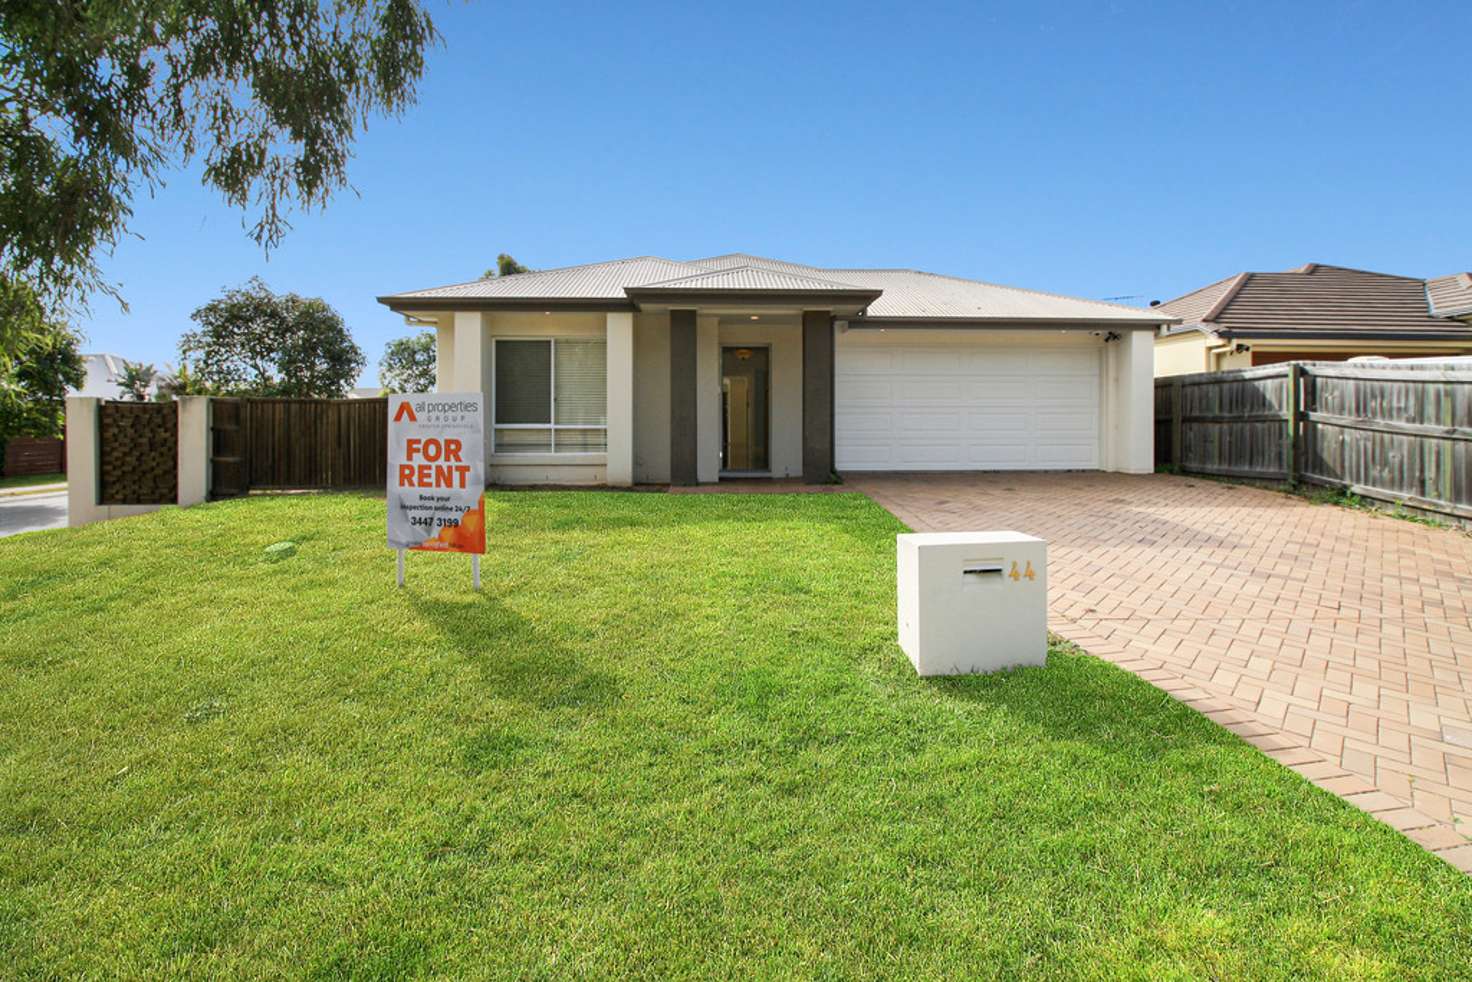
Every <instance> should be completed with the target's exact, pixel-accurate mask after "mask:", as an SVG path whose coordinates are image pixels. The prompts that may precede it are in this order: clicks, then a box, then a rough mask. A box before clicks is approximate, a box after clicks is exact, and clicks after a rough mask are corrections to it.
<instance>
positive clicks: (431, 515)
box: [388, 392, 486, 555]
mask: <svg viewBox="0 0 1472 982" xmlns="http://www.w3.org/2000/svg"><path fill="white" fill-rule="evenodd" d="M388 420H389V422H388V545H389V548H391V549H400V550H403V549H417V550H421V551H426V552H465V553H471V554H472V555H479V554H481V553H484V552H485V551H486V521H485V483H486V481H485V405H484V397H483V396H482V395H481V393H479V392H466V393H443V392H442V393H433V394H422V393H421V394H409V395H394V396H389V397H388Z"/></svg>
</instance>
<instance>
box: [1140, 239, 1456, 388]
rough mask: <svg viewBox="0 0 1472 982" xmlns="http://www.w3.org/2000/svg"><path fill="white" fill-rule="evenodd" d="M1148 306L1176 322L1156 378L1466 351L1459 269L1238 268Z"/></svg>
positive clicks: (1161, 350)
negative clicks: (1438, 272) (1430, 272)
mask: <svg viewBox="0 0 1472 982" xmlns="http://www.w3.org/2000/svg"><path fill="white" fill-rule="evenodd" d="M1152 309H1153V310H1156V311H1160V312H1163V313H1165V314H1168V315H1170V316H1172V317H1174V318H1177V319H1179V321H1180V323H1179V324H1177V325H1176V326H1174V327H1168V328H1165V329H1164V330H1163V331H1162V332H1161V334H1160V337H1158V338H1157V339H1156V341H1155V374H1156V375H1157V376H1164V375H1182V374H1186V373H1190V372H1216V371H1222V370H1225V369H1231V368H1250V367H1252V366H1254V365H1273V364H1276V363H1278V362H1284V361H1310V360H1314V361H1343V360H1344V359H1347V358H1354V357H1358V356H1363V355H1385V356H1388V357H1392V358H1396V357H1400V358H1411V357H1432V356H1438V355H1465V354H1472V277H1469V276H1468V274H1466V273H1456V274H1454V275H1452V276H1443V277H1440V278H1439V279H1434V280H1419V279H1416V278H1414V277H1410V276H1392V275H1390V274H1388V273H1372V272H1367V271H1366V270H1361V269H1346V268H1344V267H1342V266H1326V265H1323V264H1321V263H1309V264H1308V265H1306V266H1301V267H1299V268H1298V269H1292V270H1288V271H1287V272H1282V273H1238V274H1237V275H1235V276H1229V277H1227V278H1226V279H1224V280H1218V281H1217V282H1215V283H1212V284H1211V285H1210V286H1204V287H1202V288H1201V289H1199V290H1194V291H1192V292H1191V293H1188V294H1186V295H1185V296H1183V297H1177V298H1176V299H1174V300H1171V301H1168V302H1166V303H1163V304H1159V305H1157V306H1155V307H1153V308H1152ZM1458 318H1460V319H1458Z"/></svg>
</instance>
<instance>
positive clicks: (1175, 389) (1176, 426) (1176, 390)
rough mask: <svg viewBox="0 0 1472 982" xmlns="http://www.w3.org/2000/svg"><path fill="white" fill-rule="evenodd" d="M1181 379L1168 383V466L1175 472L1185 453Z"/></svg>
mask: <svg viewBox="0 0 1472 982" xmlns="http://www.w3.org/2000/svg"><path fill="white" fill-rule="evenodd" d="M1182 429H1183V427H1182V425H1181V380H1180V379H1179V378H1177V379H1175V380H1174V381H1173V382H1171V384H1170V466H1171V468H1172V469H1174V470H1175V472H1176V473H1177V474H1179V473H1180V472H1181V461H1182V460H1184V459H1185V456H1186V455H1185V454H1184V453H1183V452H1182V448H1181V432H1182Z"/></svg>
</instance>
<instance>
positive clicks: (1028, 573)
mask: <svg viewBox="0 0 1472 982" xmlns="http://www.w3.org/2000/svg"><path fill="white" fill-rule="evenodd" d="M1007 575H1008V576H1010V577H1012V581H1013V582H1014V583H1015V582H1017V581H1018V580H1022V579H1028V580H1035V579H1037V578H1038V574H1036V573H1034V572H1033V571H1032V563H1031V562H1029V563H1028V564H1027V569H1025V570H1022V571H1019V570H1018V569H1017V563H1016V561H1013V563H1012V572H1010V573H1008V574H1007Z"/></svg>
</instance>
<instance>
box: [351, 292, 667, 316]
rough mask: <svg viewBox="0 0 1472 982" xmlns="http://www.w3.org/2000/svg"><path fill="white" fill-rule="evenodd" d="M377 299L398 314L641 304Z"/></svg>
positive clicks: (564, 300) (600, 299) (601, 308)
mask: <svg viewBox="0 0 1472 982" xmlns="http://www.w3.org/2000/svg"><path fill="white" fill-rule="evenodd" d="M378 302H379V303H381V304H383V305H384V306H385V307H387V308H388V309H389V310H392V311H393V312H394V313H397V314H408V313H418V312H420V311H439V310H504V311H508V312H516V311H550V310H561V311H579V312H585V313H586V312H598V311H609V312H618V311H630V310H637V309H638V307H637V306H636V305H635V304H634V302H633V301H632V300H628V299H622V300H620V299H617V298H613V297H586V298H585V297H548V298H546V299H541V300H538V299H536V298H534V297H413V296H398V295H395V296H387V297H379V298H378Z"/></svg>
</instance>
